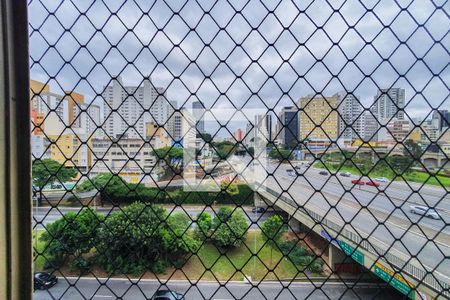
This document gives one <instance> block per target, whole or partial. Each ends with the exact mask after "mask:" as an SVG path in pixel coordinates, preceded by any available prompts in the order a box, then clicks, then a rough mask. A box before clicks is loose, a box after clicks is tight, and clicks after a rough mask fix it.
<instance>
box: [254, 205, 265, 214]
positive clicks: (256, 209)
mask: <svg viewBox="0 0 450 300" xmlns="http://www.w3.org/2000/svg"><path fill="white" fill-rule="evenodd" d="M264 211H265V209H264V207H253V208H252V213H254V214H259V213H263V212H264Z"/></svg>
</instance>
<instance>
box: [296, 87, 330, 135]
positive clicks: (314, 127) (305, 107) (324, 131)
mask: <svg viewBox="0 0 450 300" xmlns="http://www.w3.org/2000/svg"><path fill="white" fill-rule="evenodd" d="M338 104H339V99H338V96H336V95H335V96H333V97H314V96H308V97H303V98H301V99H300V103H299V106H300V108H301V111H300V139H302V140H303V139H308V140H323V141H336V140H337V138H338V136H339V121H338V112H337V108H338Z"/></svg>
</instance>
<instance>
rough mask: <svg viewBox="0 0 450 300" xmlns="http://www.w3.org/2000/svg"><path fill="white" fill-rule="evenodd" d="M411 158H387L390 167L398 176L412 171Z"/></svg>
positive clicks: (393, 156)
mask: <svg viewBox="0 0 450 300" xmlns="http://www.w3.org/2000/svg"><path fill="white" fill-rule="evenodd" d="M412 161H413V160H412V159H411V157H406V156H400V155H392V156H389V157H388V158H387V162H388V164H389V166H390V167H391V168H392V170H394V172H395V173H396V174H397V175H401V174H404V173H408V172H410V171H411V163H412Z"/></svg>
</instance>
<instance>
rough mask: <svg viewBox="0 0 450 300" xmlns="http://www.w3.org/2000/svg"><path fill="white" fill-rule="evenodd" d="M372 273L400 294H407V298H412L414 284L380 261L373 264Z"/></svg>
mask: <svg viewBox="0 0 450 300" xmlns="http://www.w3.org/2000/svg"><path fill="white" fill-rule="evenodd" d="M374 273H375V274H376V275H377V276H378V277H380V278H381V279H383V280H384V281H386V282H388V283H389V284H390V285H392V286H393V287H394V288H396V289H397V290H399V291H400V292H401V293H402V294H404V295H408V298H410V299H414V289H413V288H414V286H413V285H412V284H411V283H409V282H407V281H406V280H405V279H403V278H402V277H401V276H400V275H399V274H395V273H394V272H393V271H392V270H390V269H388V268H386V267H385V266H383V265H382V264H380V263H376V264H375V269H374Z"/></svg>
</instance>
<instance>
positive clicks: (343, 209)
mask: <svg viewBox="0 0 450 300" xmlns="http://www.w3.org/2000/svg"><path fill="white" fill-rule="evenodd" d="M271 188H272V189H274V190H275V191H277V188H276V187H271ZM278 192H280V190H279V189H278ZM292 192H293V194H295V195H298V194H299V193H302V194H305V192H307V191H305V192H301V191H298V192H295V191H292ZM291 195H292V194H291ZM295 201H296V202H297V203H298V204H299V205H301V206H304V207H306V208H308V209H310V210H312V211H315V212H317V213H319V214H320V215H326V216H327V218H331V220H333V221H334V222H335V223H337V224H338V225H341V226H344V225H345V223H346V222H347V223H350V225H347V226H348V229H349V230H350V231H355V230H357V231H358V232H359V233H360V234H361V235H362V236H365V237H369V240H371V239H372V240H374V238H375V239H377V240H378V241H381V242H383V243H385V244H386V245H388V246H391V245H393V248H394V249H396V250H398V251H400V252H402V253H403V254H404V255H406V256H408V257H411V253H412V252H411V251H410V250H409V249H412V251H414V253H419V255H418V258H419V260H421V262H422V263H423V265H426V266H427V267H430V268H431V269H434V268H437V269H438V270H439V272H441V273H442V274H445V276H450V264H449V263H450V262H449V261H448V260H447V261H445V262H443V263H441V261H442V260H443V259H444V256H443V254H442V253H444V255H446V256H449V255H450V248H449V246H448V245H441V244H437V243H435V242H433V241H428V239H427V238H425V237H424V236H423V235H418V234H415V233H412V232H408V229H409V228H402V227H399V226H396V225H395V224H394V223H392V222H380V221H378V220H377V219H376V218H374V216H373V215H372V214H370V213H369V212H368V211H367V210H359V209H355V207H353V206H349V205H346V204H345V203H344V202H339V203H337V202H335V201H330V199H325V198H324V197H323V195H322V194H320V193H314V192H312V193H311V194H310V196H309V197H308V198H306V197H305V198H303V199H299V198H296V199H295ZM330 202H331V203H330ZM330 204H331V205H336V208H332V207H331V205H330ZM382 223H384V224H382ZM386 226H391V227H390V228H389V229H390V230H388V229H387V227H386ZM394 233H395V235H394ZM373 243H375V244H376V241H374V242H373Z"/></svg>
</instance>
